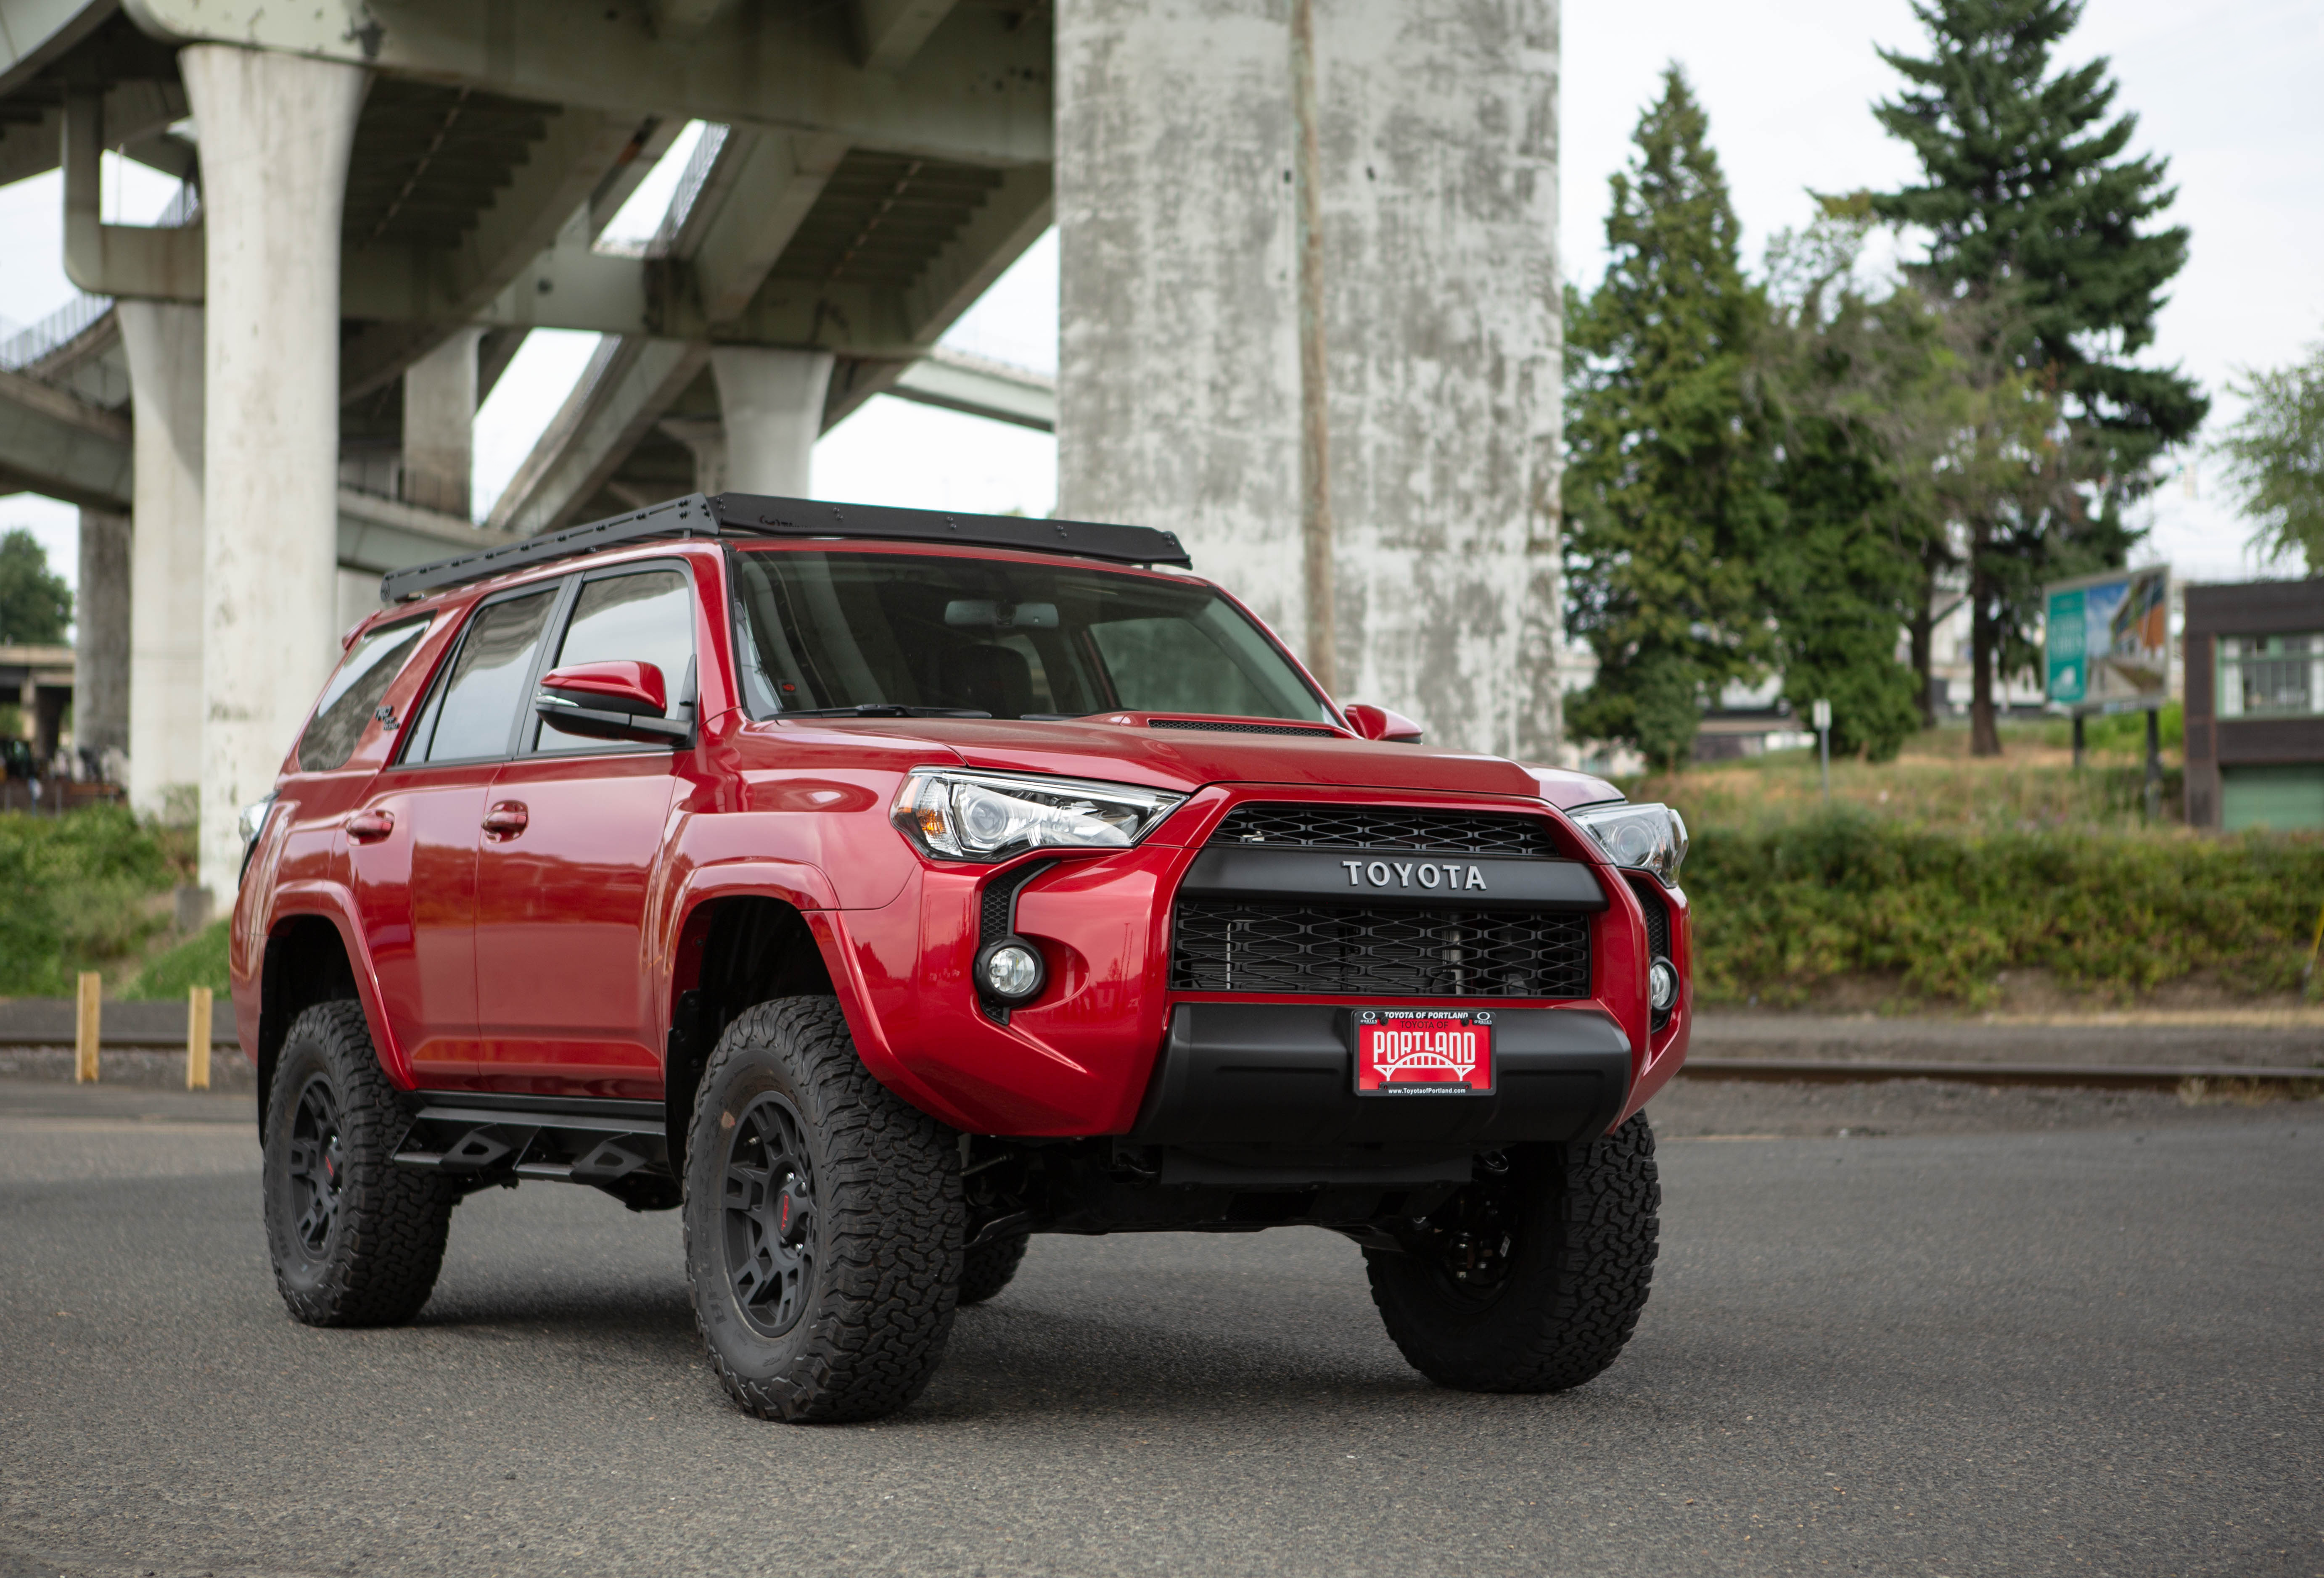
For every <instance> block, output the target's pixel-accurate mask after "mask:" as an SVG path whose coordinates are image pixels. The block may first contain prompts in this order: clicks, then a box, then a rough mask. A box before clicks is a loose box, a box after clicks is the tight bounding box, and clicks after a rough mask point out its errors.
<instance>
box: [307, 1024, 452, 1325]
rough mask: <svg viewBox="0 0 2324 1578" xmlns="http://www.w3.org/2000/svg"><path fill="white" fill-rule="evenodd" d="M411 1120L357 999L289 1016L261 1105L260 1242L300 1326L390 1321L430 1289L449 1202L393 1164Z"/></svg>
mask: <svg viewBox="0 0 2324 1578" xmlns="http://www.w3.org/2000/svg"><path fill="white" fill-rule="evenodd" d="M410 1115H411V1109H410V1106H409V1105H408V1103H407V1102H406V1100H405V1098H404V1096H403V1095H402V1093H401V1092H400V1091H398V1090H397V1089H396V1088H395V1087H394V1086H393V1085H391V1084H390V1083H389V1082H388V1078H387V1075H386V1073H385V1072H384V1071H383V1069H381V1068H380V1066H379V1056H378V1054H377V1053H376V1052H375V1051H374V1050H373V1048H372V1041H371V1031H370V1028H369V1027H368V1026H367V1025H365V1024H364V1014H363V1007H362V1005H360V1004H357V1003H353V1002H336V1003H318V1004H317V1005H315V1006H314V1007H312V1008H309V1009H308V1010H307V1011H306V1012H305V1013H303V1014H300V1015H299V1017H298V1018H297V1019H295V1020H293V1021H292V1022H291V1029H290V1032H289V1033H288V1034H286V1035H285V1036H284V1037H283V1040H282V1050H281V1054H280V1055H279V1056H278V1057H277V1058H276V1060H275V1064H274V1087H273V1089H272V1091H271V1092H270V1093H269V1095H268V1098H267V1104H266V1128H265V1132H264V1134H263V1140H264V1161H263V1179H264V1190H265V1198H266V1243H267V1250H268V1252H269V1253H270V1255H271V1256H272V1260H273V1261H274V1285H275V1287H276V1288H278V1289H281V1293H282V1302H283V1303H284V1304H285V1305H286V1306H288V1307H289V1308H290V1311H291V1315H292V1316H293V1317H296V1318H297V1319H299V1320H301V1321H304V1322H305V1323H306V1324H307V1325H309V1326H395V1325H398V1324H400V1323H401V1322H403V1321H407V1320H410V1318H411V1317H413V1316H415V1315H417V1314H419V1313H420V1306H421V1305H423V1304H426V1303H427V1302H428V1296H429V1293H430V1292H431V1291H433V1290H434V1289H435V1287H436V1273H437V1272H438V1271H439V1270H441V1269H442V1267H443V1264H444V1240H445V1236H446V1234H447V1233H448V1232H449V1231H450V1228H451V1222H452V1207H453V1206H454V1205H456V1204H457V1202H458V1199H459V1197H458V1195H457V1192H456V1191H455V1190H454V1189H453V1188H452V1187H451V1186H450V1184H449V1183H448V1182H447V1180H446V1179H441V1178H438V1177H437V1176H435V1175H433V1174H430V1173H424V1172H414V1171H410V1170H407V1169H404V1168H400V1167H397V1166H396V1165H395V1161H394V1158H395V1147H396V1145H397V1144H398V1143H399V1142H401V1140H402V1138H403V1134H404V1131H405V1130H406V1128H408V1127H409V1126H410Z"/></svg>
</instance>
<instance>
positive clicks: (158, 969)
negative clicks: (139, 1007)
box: [121, 921, 232, 1001]
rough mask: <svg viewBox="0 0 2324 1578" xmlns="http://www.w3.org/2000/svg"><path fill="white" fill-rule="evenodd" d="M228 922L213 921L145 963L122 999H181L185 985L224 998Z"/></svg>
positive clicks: (226, 989)
mask: <svg viewBox="0 0 2324 1578" xmlns="http://www.w3.org/2000/svg"><path fill="white" fill-rule="evenodd" d="M231 925H232V922H228V921H213V922H210V923H209V924H208V925H207V926H205V927H203V928H202V929H201V930H200V931H197V932H195V933H194V934H193V935H192V936H191V937H189V938H187V939H186V940H184V941H183V942H180V943H179V944H178V945H177V946H176V947H175V948H172V949H169V950H165V951H163V952H161V953H157V954H155V955H154V956H153V957H152V958H151V959H147V960H146V961H145V968H143V969H142V970H139V971H138V972H137V975H136V977H135V978H134V979H133V980H132V981H131V982H130V983H129V984H128V985H127V986H124V987H123V988H122V989H121V995H122V996H124V997H125V998H128V999H130V1000H132V1001H137V1000H141V999H142V1000H146V1001H152V1000H156V999H173V998H181V997H183V996H184V995H186V988H187V987H189V986H208V988H209V989H210V990H211V991H213V992H215V993H217V995H218V996H219V997H220V998H224V997H225V996H226V993H227V992H228V990H229V989H230V987H229V986H228V984H227V981H226V934H227V930H228V928H229V927H230V926H231Z"/></svg>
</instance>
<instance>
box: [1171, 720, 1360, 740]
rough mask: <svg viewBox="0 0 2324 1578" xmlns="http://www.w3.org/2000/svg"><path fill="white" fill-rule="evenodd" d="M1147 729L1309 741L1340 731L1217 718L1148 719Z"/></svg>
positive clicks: (1336, 734) (1325, 737) (1313, 726)
mask: <svg viewBox="0 0 2324 1578" xmlns="http://www.w3.org/2000/svg"><path fill="white" fill-rule="evenodd" d="M1146 727H1147V728H1148V729H1203V730H1206V731H1208V732H1210V733H1213V734H1303V735H1305V736H1306V737H1308V738H1309V739H1339V738H1340V731H1339V730H1338V729H1326V728H1324V727H1323V726H1321V725H1320V724H1314V725H1311V724H1299V723H1230V722H1227V721H1225V720H1222V719H1217V718H1148V720H1146Z"/></svg>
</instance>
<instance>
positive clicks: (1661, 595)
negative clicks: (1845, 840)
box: [1565, 65, 1778, 766]
mask: <svg viewBox="0 0 2324 1578" xmlns="http://www.w3.org/2000/svg"><path fill="white" fill-rule="evenodd" d="M1708 132H1709V120H1708V118H1707V117H1706V116H1705V115H1704V114H1703V112H1702V109H1701V106H1700V105H1698V104H1697V103H1696V102H1695V98H1694V95H1693V93H1692V90H1691V89H1690V88H1689V87H1688V86H1687V81H1686V78H1685V76H1684V74H1683V73H1682V72H1681V71H1680V69H1679V68H1678V67H1677V66H1675V65H1673V66H1671V67H1669V68H1668V69H1665V71H1664V73H1663V94H1662V97H1661V98H1660V100H1659V101H1657V102H1656V103H1655V105H1654V106H1652V107H1650V108H1649V109H1648V110H1647V111H1646V114H1645V115H1643V116H1641V117H1640V119H1639V122H1638V126H1637V132H1636V133H1634V134H1633V139H1632V140H1633V142H1635V143H1636V144H1637V152H1636V153H1635V154H1634V155H1633V157H1632V159H1631V161H1630V164H1629V167H1628V169H1627V170H1622V171H1619V172H1617V173H1616V175H1615V176H1614V178H1613V181H1612V187H1613V208H1612V212H1611V214H1610V215H1609V217H1608V219H1607V221H1606V240H1607V243H1608V245H1609V249H1610V250H1611V252H1612V254H1613V255H1612V258H1611V259H1610V261H1609V262H1608V264H1607V268H1606V275H1605V278H1604V280H1602V281H1601V282H1600V285H1599V288H1598V289H1596V290H1595V291H1594V292H1592V293H1591V295H1590V296H1589V297H1587V298H1583V297H1582V296H1581V295H1580V294H1579V293H1578V292H1571V291H1570V292H1568V295H1567V305H1566V344H1567V347H1568V359H1567V385H1568V403H1567V413H1568V416H1567V424H1566V440H1567V445H1568V449H1567V461H1566V470H1565V508H1566V517H1567V520H1568V523H1569V530H1568V534H1567V537H1566V566H1567V583H1568V586H1569V589H1570V592H1571V595H1572V612H1571V614H1570V616H1569V624H1570V627H1571V628H1572V630H1573V632H1574V634H1576V635H1577V636H1579V637H1581V638H1583V639H1584V640H1587V641H1588V642H1589V643H1590V646H1591V649H1592V650H1593V651H1594V652H1595V653H1596V654H1597V656H1598V663H1599V671H1598V678H1597V681H1596V683H1594V684H1593V685H1592V686H1591V688H1590V689H1589V690H1588V691H1585V692H1583V693H1582V694H1580V695H1578V696H1576V697H1574V698H1572V701H1570V702H1569V703H1568V711H1567V719H1568V722H1569V725H1570V727H1571V728H1572V730H1573V732H1575V733H1576V734H1579V735H1582V736H1583V737H1585V738H1595V739H1628V740H1632V741H1634V742H1636V743H1637V746H1638V748H1640V749H1641V750H1642V751H1643V752H1644V753H1645V754H1646V756H1647V757H1649V758H1650V759H1652V760H1654V761H1655V762H1658V763H1661V764H1664V765H1666V766H1675V765H1677V764H1678V763H1680V762H1682V761H1683V760H1684V759H1685V758H1686V757H1687V755H1688V754H1689V752H1690V750H1691V748H1692V743H1693V739H1694V733H1695V729H1696V727H1697V725H1698V723H1699V721H1700V720H1701V707H1702V698H1703V697H1704V696H1705V695H1706V694H1715V693H1717V691H1718V690H1719V688H1720V686H1721V685H1722V684H1723V683H1725V682H1726V681H1728V680H1729V679H1731V678H1738V677H1747V676H1749V675H1752V674H1757V672H1759V670H1760V669H1761V668H1762V666H1763V665H1764V664H1765V662H1766V660H1767V659H1768V658H1770V657H1772V656H1774V655H1775V642H1774V638H1773V632H1772V630H1771V628H1770V627H1769V623H1768V621H1767V619H1766V615H1765V610H1764V609H1763V607H1762V603H1761V598H1760V586H1759V573H1758V566H1757V555H1758V554H1759V552H1760V550H1761V548H1762V547H1763V546H1764V545H1765V543H1766V539H1767V537H1768V534H1769V533H1770V531H1771V530H1772V529H1773V528H1774V526H1775V521H1776V518H1777V515H1778V506H1777V503H1776V500H1775V495H1774V494H1773V493H1772V491H1770V490H1769V487H1768V482H1769V475H1768V468H1769V445H1768V443H1767V439H1766V433H1765V430H1764V424H1763V422H1762V420H1761V417H1760V415H1759V412H1758V409H1757V404H1756V402H1755V401H1754V400H1753V399H1752V398H1751V395H1750V390H1749V388H1748V385H1749V382H1750V379H1751V374H1752V371H1753V363H1752V356H1753V345H1754V336H1755V335H1756V333H1757V329H1758V326H1759V324H1760V321H1761V317H1762V315H1763V312H1764V303H1763V301H1762V298H1761V296H1760V293H1759V292H1758V291H1757V289H1755V288H1754V287H1753V286H1751V285H1750V284H1749V283H1748V281H1747V280H1745V279H1744V277H1743V270H1742V266H1741V263H1740V261H1739V260H1738V248H1737V241H1738V231H1739V226H1738V224H1737V222H1736V218H1735V210H1734V206H1733V205H1732V203H1731V202H1730V201H1729V197H1728V193H1727V181H1726V178H1725V177H1724V176H1723V175H1722V174H1721V173H1720V168H1719V161H1718V158H1717V156H1716V155H1715V154H1713V153H1712V151H1711V148H1710V146H1709V144H1708V142H1707V135H1708Z"/></svg>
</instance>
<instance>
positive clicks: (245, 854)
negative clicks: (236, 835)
mask: <svg viewBox="0 0 2324 1578" xmlns="http://www.w3.org/2000/svg"><path fill="white" fill-rule="evenodd" d="M273 809H274V796H273V795H272V794H269V795H267V796H266V797H265V798H264V799H263V800H254V801H252V802H251V803H249V804H248V805H245V806H244V807H243V808H242V817H241V821H240V825H241V829H242V869H243V870H244V871H245V872H247V871H248V870H249V869H250V854H251V851H252V850H254V849H257V848H258V835H259V834H261V833H263V832H264V831H265V830H266V814H267V812H271V811H272V810H273ZM235 880H236V881H237V882H238V881H240V880H241V878H240V877H239V876H237V877H236V878H235Z"/></svg>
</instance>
